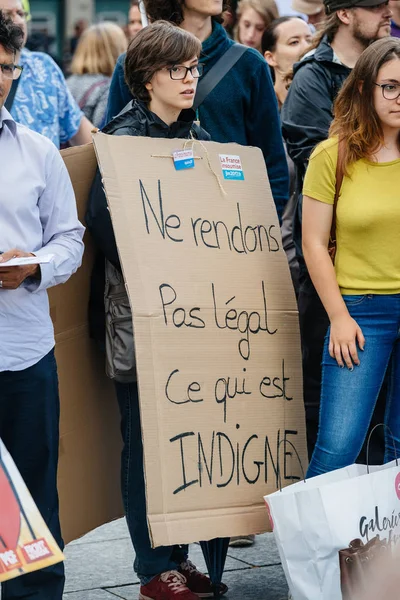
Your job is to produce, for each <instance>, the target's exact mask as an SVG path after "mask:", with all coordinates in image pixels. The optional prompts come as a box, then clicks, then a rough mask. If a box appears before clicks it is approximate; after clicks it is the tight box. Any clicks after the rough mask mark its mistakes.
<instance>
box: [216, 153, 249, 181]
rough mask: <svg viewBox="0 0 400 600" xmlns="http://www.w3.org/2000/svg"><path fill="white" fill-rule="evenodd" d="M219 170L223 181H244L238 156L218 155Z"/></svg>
mask: <svg viewBox="0 0 400 600" xmlns="http://www.w3.org/2000/svg"><path fill="white" fill-rule="evenodd" d="M219 160H220V162H221V169H222V174H223V176H224V179H239V180H242V181H243V179H244V175H243V168H242V161H241V160H240V156H235V155H234V154H220V155H219Z"/></svg>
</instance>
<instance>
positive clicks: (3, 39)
mask: <svg viewBox="0 0 400 600" xmlns="http://www.w3.org/2000/svg"><path fill="white" fill-rule="evenodd" d="M23 44H24V32H23V31H22V29H21V27H19V26H18V25H14V23H13V22H12V20H11V19H9V18H8V17H6V16H5V15H4V13H3V12H2V11H1V10H0V46H3V48H4V50H6V51H7V52H10V54H11V53H12V54H15V53H16V52H18V51H19V50H21V48H22V46H23Z"/></svg>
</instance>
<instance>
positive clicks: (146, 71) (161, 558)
mask: <svg viewBox="0 0 400 600" xmlns="http://www.w3.org/2000/svg"><path fill="white" fill-rule="evenodd" d="M200 52H201V44H200V42H199V41H198V40H197V38H195V37H194V36H193V35H192V34H190V33H188V32H186V31H184V30H183V29H180V28H178V27H176V26H175V25H173V24H171V23H168V22H166V21H158V22H157V23H154V24H153V25H150V26H148V27H146V28H144V29H143V30H141V31H140V32H138V33H137V34H136V36H135V38H134V39H133V40H132V42H131V43H130V46H129V48H128V52H127V55H126V61H125V77H126V81H127V83H128V85H129V89H130V90H131V93H132V95H133V96H134V97H135V98H137V100H134V101H132V102H131V103H130V104H128V106H127V107H126V109H125V110H124V111H123V112H122V113H121V114H120V115H119V116H118V117H116V118H115V119H114V120H113V121H111V123H109V125H107V127H106V128H105V129H104V133H106V134H109V135H133V136H148V137H154V138H187V139H190V138H194V139H198V140H209V139H210V138H209V135H208V134H207V133H206V132H205V131H204V130H203V129H201V127H199V126H198V125H197V124H195V123H194V122H193V121H194V119H195V113H194V111H193V110H191V107H192V105H193V99H194V95H195V92H196V87H197V81H198V79H199V77H200V75H201V71H202V67H201V65H200V64H199V56H200ZM175 154H184V153H182V152H181V153H175ZM189 154H190V153H189ZM192 156H193V153H192ZM171 159H172V157H171ZM174 161H175V166H176V168H177V169H181V168H193V166H194V164H193V163H194V161H193V158H190V156H189V155H188V156H174ZM155 177H156V174H155ZM86 222H87V225H88V228H89V230H90V231H91V232H92V235H93V238H94V240H95V242H96V243H97V245H98V247H99V250H100V252H101V257H99V261H98V264H99V265H100V272H99V271H94V273H93V288H92V289H93V290H95V289H97V290H98V297H97V298H96V297H95V295H93V294H92V298H91V307H92V313H93V312H94V313H96V311H95V306H96V304H98V306H99V308H100V314H99V313H97V315H96V314H92V317H94V318H93V319H92V324H95V323H96V321H97V323H101V322H104V300H103V297H104V256H105V258H106V282H107V287H106V294H105V296H106V306H108V304H109V298H110V294H111V293H112V290H116V289H118V286H117V282H118V277H119V281H120V282H121V281H122V290H124V288H125V286H124V283H123V278H122V274H121V266H120V262H119V258H118V251H117V247H116V243H115V237H114V232H113V228H112V223H111V219H110V215H109V211H108V209H107V202H106V198H105V194H104V190H103V188H102V183H101V178H100V174H99V172H98V173H97V175H96V179H95V182H94V184H93V188H92V191H91V194H90V200H89V207H88V213H87V217H86ZM101 280H103V284H102V285H101V283H100V284H99V282H100V281H101ZM122 296H123V298H122V299H121V294H114V297H113V302H114V303H115V302H117V301H118V302H119V303H120V305H119V307H118V308H117V309H116V310H117V312H118V313H119V314H120V315H122V314H123V313H125V317H126V319H125V325H124V330H123V331H122V328H121V326H120V329H119V332H118V335H117V332H116V328H117V327H118V324H117V323H116V322H115V323H114V324H113V329H112V331H111V329H110V327H108V326H107V332H106V333H107V336H106V350H107V363H108V367H109V368H108V374H109V375H111V377H112V378H114V380H115V385H116V391H117V397H118V402H119V406H120V411H121V417H122V427H121V428H122V435H123V439H124V449H123V454H122V494H123V499H124V505H125V512H126V517H127V522H128V527H129V531H130V535H131V539H132V543H133V546H134V548H135V552H136V561H135V570H136V572H137V574H138V576H139V578H140V581H141V584H142V585H141V588H140V595H139V598H140V599H141V600H173V599H174V598H177V600H196V599H197V598H199V597H201V598H211V597H213V590H212V585H211V581H210V580H209V578H208V577H206V576H205V575H203V574H202V573H200V572H199V571H198V570H197V569H196V567H195V566H194V565H193V564H192V563H191V562H190V561H188V557H187V548H186V547H181V546H175V547H159V548H155V549H153V548H152V547H151V543H150V538H149V532H148V527H147V518H146V497H145V482H144V471H143V445H142V435H141V426H140V412H139V398H138V387H137V383H136V381H135V373H134V372H132V371H130V372H129V370H128V369H129V368H131V367H132V365H130V364H129V358H130V357H132V359H133V357H134V347H133V331H132V315H131V313H130V309H129V302H128V299H127V296H126V295H125V296H124V294H122ZM115 308H116V307H115V304H114V309H115ZM108 317H109V315H107V323H109V318H108ZM100 327H101V326H100ZM92 332H93V333H94V334H95V335H96V337H97V338H98V339H99V338H100V341H101V342H102V343H103V344H104V339H101V331H100V330H99V329H97V331H93V327H92ZM99 333H100V335H99ZM113 335H114V337H115V340H111V343H108V342H109V340H110V336H113ZM119 336H123V337H124V339H125V341H126V345H125V344H124V348H123V350H121V352H120V355H119V357H118V358H117V356H116V354H117V349H116V346H117V345H118V344H117V340H116V338H117V337H119ZM113 341H114V342H115V343H113ZM226 591H227V587H226V586H224V585H222V584H221V592H222V593H225V592H226Z"/></svg>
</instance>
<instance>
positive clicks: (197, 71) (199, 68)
mask: <svg viewBox="0 0 400 600" xmlns="http://www.w3.org/2000/svg"><path fill="white" fill-rule="evenodd" d="M166 70H167V71H169V76H170V77H171V79H186V77H187V74H188V71H190V74H191V75H192V77H193V78H194V79H198V78H199V77H201V76H202V74H203V65H194V66H193V67H184V66H183V65H174V66H173V67H166Z"/></svg>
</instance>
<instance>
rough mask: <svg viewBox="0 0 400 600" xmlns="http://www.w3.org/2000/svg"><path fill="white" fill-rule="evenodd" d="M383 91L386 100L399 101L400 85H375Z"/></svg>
mask: <svg viewBox="0 0 400 600" xmlns="http://www.w3.org/2000/svg"><path fill="white" fill-rule="evenodd" d="M375 85H377V86H378V87H380V88H381V90H382V96H383V97H384V98H385V100H397V98H398V97H399V96H400V84H398V83H375Z"/></svg>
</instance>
